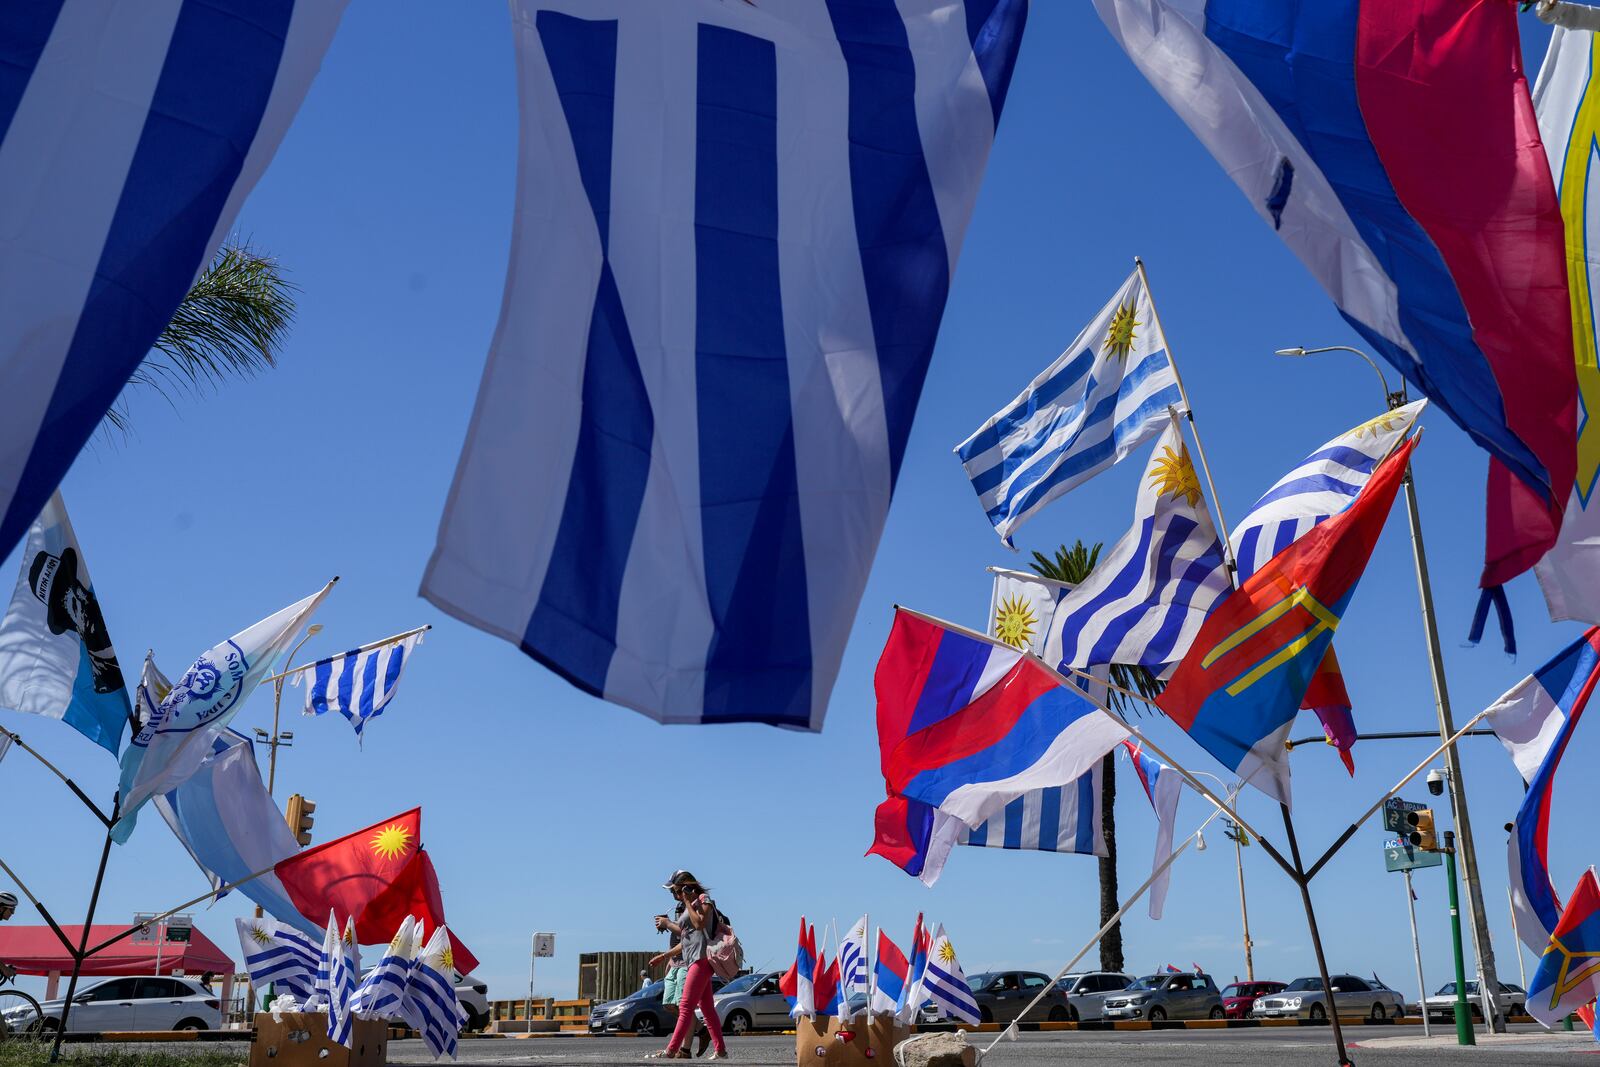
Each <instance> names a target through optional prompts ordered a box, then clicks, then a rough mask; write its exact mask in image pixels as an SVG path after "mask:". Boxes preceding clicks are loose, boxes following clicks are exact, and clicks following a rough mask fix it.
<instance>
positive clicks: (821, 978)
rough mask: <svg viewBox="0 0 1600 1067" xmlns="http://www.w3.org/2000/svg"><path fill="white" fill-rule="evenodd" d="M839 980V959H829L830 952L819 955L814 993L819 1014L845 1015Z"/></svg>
mask: <svg viewBox="0 0 1600 1067" xmlns="http://www.w3.org/2000/svg"><path fill="white" fill-rule="evenodd" d="M839 982H840V976H839V961H838V960H836V959H833V960H830V959H828V954H827V953H826V952H823V953H822V954H821V955H819V956H818V957H817V977H816V983H815V986H814V988H813V993H812V995H813V996H814V997H815V999H816V1005H817V1014H818V1015H833V1016H841V1017H842V1016H843V1015H844V997H843V991H842V990H841V989H840V988H839Z"/></svg>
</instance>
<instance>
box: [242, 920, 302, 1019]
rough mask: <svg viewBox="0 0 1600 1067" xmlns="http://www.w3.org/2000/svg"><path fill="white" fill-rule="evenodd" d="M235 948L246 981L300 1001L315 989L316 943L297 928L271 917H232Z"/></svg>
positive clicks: (259, 987)
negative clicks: (234, 926)
mask: <svg viewBox="0 0 1600 1067" xmlns="http://www.w3.org/2000/svg"><path fill="white" fill-rule="evenodd" d="M234 924H235V925H236V926H237V928H238V931H239V948H240V950H241V952H242V954H243V956H244V967H245V970H246V971H247V972H249V974H250V984H251V985H253V986H255V987H256V988H257V989H263V988H265V987H266V986H268V985H271V986H273V988H274V989H275V990H276V991H277V992H280V993H287V994H289V995H291V996H293V997H294V998H295V999H296V1000H298V1001H300V1002H301V1003H302V1004H303V1003H305V1002H306V1001H307V1000H309V999H311V994H312V993H313V992H315V986H316V977H317V964H318V959H319V957H320V955H321V948H320V946H319V945H318V944H317V943H316V942H315V941H313V940H312V939H311V938H309V937H307V936H306V935H305V934H304V933H302V932H301V931H300V930H297V929H295V928H294V927H293V926H290V925H289V924H288V923H281V922H278V921H277V920H275V919H235V920H234Z"/></svg>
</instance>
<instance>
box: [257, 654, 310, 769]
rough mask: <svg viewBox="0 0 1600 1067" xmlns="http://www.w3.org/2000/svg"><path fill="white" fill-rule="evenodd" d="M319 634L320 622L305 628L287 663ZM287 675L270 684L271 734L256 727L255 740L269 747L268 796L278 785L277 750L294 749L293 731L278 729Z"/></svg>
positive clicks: (282, 675)
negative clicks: (279, 712) (302, 646)
mask: <svg viewBox="0 0 1600 1067" xmlns="http://www.w3.org/2000/svg"><path fill="white" fill-rule="evenodd" d="M321 632H322V624H321V623H320V622H315V623H312V624H311V625H310V626H307V627H306V633H305V636H304V637H302V638H300V641H299V643H298V644H296V645H295V646H294V647H293V648H292V649H290V650H289V656H288V662H290V663H293V662H294V657H295V654H296V653H297V652H299V651H300V647H301V645H304V644H305V643H306V642H307V641H309V640H311V639H312V638H313V637H315V636H317V635H318V634H319V633H321ZM289 673H292V672H289V671H285V672H284V673H283V674H280V675H278V677H277V680H276V681H274V682H273V683H272V732H271V733H270V734H269V733H267V731H265V730H263V729H262V728H261V727H259V726H257V727H256V740H258V741H260V742H262V743H264V744H266V745H268V746H270V749H269V754H268V756H267V795H268V796H271V795H272V791H273V788H274V787H275V786H276V785H277V784H278V749H280V748H293V747H294V745H292V744H290V742H291V741H293V740H294V731H293V730H279V729H278V711H279V709H280V708H281V706H282V704H283V682H284V677H285V675H287V674H289Z"/></svg>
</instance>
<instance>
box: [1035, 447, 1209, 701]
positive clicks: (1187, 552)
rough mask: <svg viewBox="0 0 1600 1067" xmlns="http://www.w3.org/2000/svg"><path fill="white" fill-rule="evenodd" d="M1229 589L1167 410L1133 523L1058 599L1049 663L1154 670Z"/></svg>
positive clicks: (1196, 482)
mask: <svg viewBox="0 0 1600 1067" xmlns="http://www.w3.org/2000/svg"><path fill="white" fill-rule="evenodd" d="M1231 588H1232V585H1231V583H1230V582H1229V579H1228V569H1227V565H1226V563H1224V561H1223V555H1222V542H1221V541H1220V540H1219V539H1218V537H1217V531H1216V528H1215V527H1214V526H1213V525H1212V523H1211V513H1210V512H1209V511H1208V510H1207V509H1206V502H1205V498H1204V497H1202V496H1201V494H1200V479H1199V478H1198V477H1197V476H1196V474H1195V470H1194V465H1193V464H1192V463H1190V462H1189V449H1188V448H1187V447H1186V446H1185V445H1184V443H1183V436H1182V434H1180V433H1179V431H1178V420H1177V417H1176V416H1169V417H1168V422H1167V428H1166V430H1165V432H1163V433H1162V435H1161V437H1160V438H1159V439H1158V440H1157V441H1156V447H1155V451H1154V452H1152V453H1151V456H1150V463H1149V466H1147V467H1146V468H1145V472H1144V477H1143V478H1142V479H1141V480H1140V483H1139V495H1138V498H1137V499H1136V500H1135V502H1134V509H1133V526H1132V527H1131V528H1130V529H1129V530H1128V532H1127V533H1125V534H1123V535H1122V538H1121V540H1119V541H1118V542H1117V543H1116V544H1115V545H1113V546H1112V548H1111V551H1110V552H1108V553H1106V555H1105V557H1104V558H1103V559H1101V560H1100V562H1099V563H1097V564H1096V565H1095V568H1094V570H1093V571H1092V572H1091V573H1090V575H1089V577H1088V578H1087V579H1085V580H1084V581H1083V582H1082V583H1081V584H1080V585H1079V586H1078V587H1077V588H1076V589H1074V590H1072V592H1070V593H1068V594H1067V595H1066V596H1064V597H1062V598H1061V601H1060V603H1058V604H1057V605H1056V613H1055V616H1054V617H1053V618H1052V619H1051V622H1050V634H1049V636H1048V637H1047V638H1046V640H1045V652H1044V659H1045V662H1047V663H1050V664H1052V665H1057V664H1059V665H1060V666H1061V667H1062V669H1065V668H1067V667H1077V668H1080V669H1081V668H1084V667H1091V666H1101V665H1105V664H1110V663H1129V664H1133V663H1136V664H1139V665H1141V666H1145V667H1149V668H1151V669H1153V670H1155V669H1159V668H1162V667H1164V666H1166V665H1167V664H1172V663H1176V662H1178V661H1179V660H1181V659H1182V658H1183V655H1184V653H1185V652H1187V651H1188V650H1189V645H1190V644H1191V643H1192V642H1193V641H1194V637H1195V634H1197V633H1198V632H1199V631H1200V625H1201V623H1203V622H1205V618H1206V615H1207V614H1208V613H1209V612H1210V611H1211V608H1212V607H1213V606H1214V605H1215V604H1216V602H1217V601H1218V600H1219V599H1220V598H1221V597H1222V596H1223V595H1224V594H1226V593H1227V592H1228V591H1229V590H1230V589H1231Z"/></svg>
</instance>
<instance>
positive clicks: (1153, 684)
mask: <svg viewBox="0 0 1600 1067" xmlns="http://www.w3.org/2000/svg"><path fill="white" fill-rule="evenodd" d="M1100 548H1101V546H1100V545H1098V544H1096V545H1095V546H1094V547H1093V548H1088V547H1086V546H1085V545H1084V543H1083V542H1082V541H1078V542H1076V543H1074V544H1073V546H1072V547H1071V548H1068V547H1067V546H1066V545H1062V546H1061V547H1060V548H1058V549H1056V554H1055V558H1054V559H1052V558H1050V557H1049V556H1046V555H1045V554H1044V553H1042V552H1039V551H1035V552H1034V553H1033V564H1032V566H1033V569H1034V571H1035V572H1036V573H1037V574H1039V575H1040V576H1041V577H1044V578H1049V579H1052V580H1053V581H1057V582H1070V583H1072V584H1073V585H1077V584H1079V583H1080V582H1082V581H1083V580H1084V579H1086V578H1088V577H1089V572H1090V571H1092V570H1094V565H1095V561H1096V560H1098V559H1099V558H1100ZM1111 680H1112V681H1113V682H1115V683H1116V684H1117V685H1119V686H1122V687H1123V688H1124V689H1131V690H1133V691H1134V692H1136V693H1138V694H1140V695H1141V696H1145V697H1150V698H1152V699H1153V698H1154V697H1156V696H1157V695H1158V694H1159V693H1160V692H1161V689H1162V682H1161V680H1160V679H1159V678H1157V677H1156V676H1155V675H1154V674H1152V673H1150V671H1149V669H1148V668H1145V667H1141V666H1139V665H1137V664H1127V663H1113V664H1112V665H1111ZM1107 696H1108V698H1109V702H1110V704H1111V705H1112V707H1114V708H1116V709H1117V710H1118V711H1120V712H1122V713H1123V714H1127V713H1128V712H1129V711H1130V710H1131V711H1132V712H1133V713H1134V714H1136V715H1137V714H1139V711H1140V708H1139V704H1138V703H1137V702H1135V701H1134V700H1133V699H1132V698H1130V697H1128V696H1127V695H1126V694H1124V693H1119V692H1117V690H1115V689H1112V690H1110V691H1109V692H1108V693H1107ZM1101 768H1102V773H1101V786H1100V810H1101V819H1102V829H1101V832H1102V833H1104V835H1105V839H1106V854H1105V855H1104V856H1103V857H1101V859H1100V922H1101V923H1102V924H1103V923H1105V922H1106V921H1108V920H1109V919H1110V918H1111V917H1112V916H1113V915H1115V914H1116V913H1117V907H1118V906H1119V905H1120V904H1121V901H1119V900H1118V899H1117V818H1116V801H1117V761H1116V753H1115V752H1114V751H1113V752H1110V753H1107V755H1106V758H1105V760H1104V761H1102V763H1101ZM1100 969H1101V970H1103V971H1120V970H1122V969H1123V967H1122V923H1120V922H1118V923H1116V924H1115V925H1114V926H1112V927H1111V929H1109V930H1107V931H1106V935H1105V936H1104V937H1102V938H1101V939H1100Z"/></svg>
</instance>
